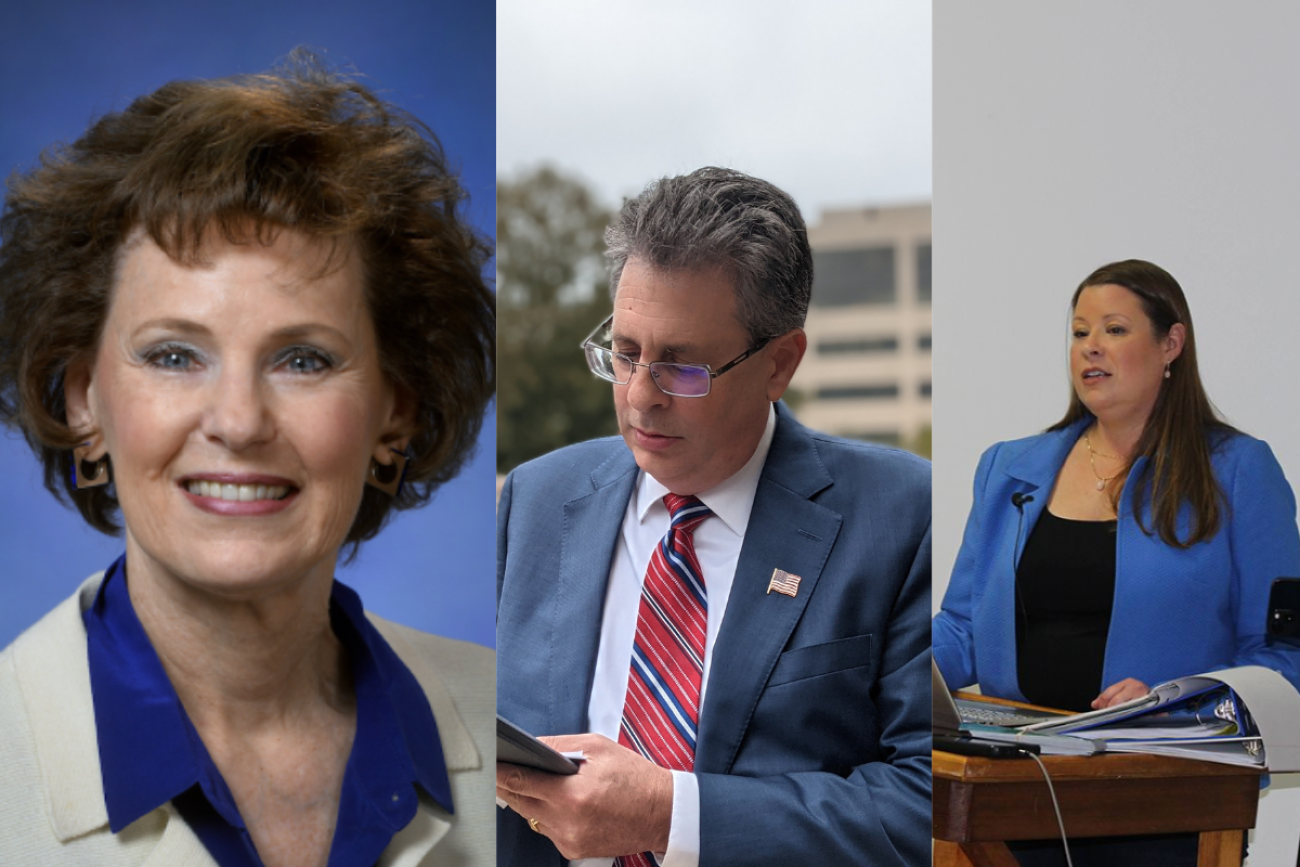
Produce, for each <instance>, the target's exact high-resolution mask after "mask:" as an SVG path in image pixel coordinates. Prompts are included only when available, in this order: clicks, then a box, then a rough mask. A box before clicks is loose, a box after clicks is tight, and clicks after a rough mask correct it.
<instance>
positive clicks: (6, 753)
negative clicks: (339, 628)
mask: <svg viewBox="0 0 1300 867" xmlns="http://www.w3.org/2000/svg"><path fill="white" fill-rule="evenodd" d="M101 578H102V573H101V574H99V575H94V576H92V577H91V578H89V579H88V580H87V581H86V582H85V583H84V584H82V585H81V587H80V589H79V590H78V591H77V593H76V594H75V595H74V596H73V597H72V598H70V599H68V600H66V601H64V602H63V603H61V604H60V605H59V606H58V607H57V608H55V609H54V610H53V611H51V612H50V613H49V614H47V615H46V616H45V617H44V618H42V619H41V621H40V622H39V623H37V624H36V625H35V626H33V627H32V628H31V629H28V630H27V631H26V632H24V633H23V634H22V635H20V636H19V637H18V639H17V640H16V641H15V642H14V643H13V644H11V645H10V646H9V647H7V648H6V649H5V650H4V652H3V653H0V864H5V865H9V864H12V865H23V867H42V865H72V867H78V865H86V867H92V865H93V867H117V865H123V867H125V865H150V867H153V865H157V867H164V865H165V867H187V865H194V867H200V865H202V867H216V862H215V861H214V860H213V859H212V856H210V855H209V854H208V851H207V850H206V849H205V848H204V847H203V843H202V842H201V841H200V840H199V838H198V837H197V836H196V835H195V833H194V832H193V831H192V830H191V829H190V827H189V826H188V825H187V824H186V823H185V821H184V820H183V819H182V818H181V816H180V814H179V813H178V812H177V811H176V809H175V808H174V807H173V806H172V805H171V804H170V803H168V804H166V805H164V806H163V807H160V808H158V809H157V810H154V811H153V812H151V813H149V814H147V815H145V816H143V817H141V818H140V819H139V820H137V821H135V822H133V823H132V824H131V825H129V826H127V827H126V828H123V829H122V831H121V833H119V834H113V833H111V832H110V831H109V830H108V811H107V808H106V807H105V806H104V787H103V782H102V779H101V776H100V768H99V746H98V743H97V741H96V738H95V713H94V707H93V705H92V702H91V695H90V669H89V666H88V664H87V662H86V629H85V626H84V625H83V623H82V619H81V612H82V611H83V610H84V609H86V608H87V607H89V606H90V604H91V602H92V601H93V600H94V598H95V591H96V590H97V589H98V588H99V582H100V579H101ZM369 616H370V619H371V622H372V623H374V625H375V627H376V628H377V629H378V630H379V631H380V633H381V634H382V635H383V636H384V638H385V639H386V640H387V641H388V643H389V644H391V645H392V647H393V650H394V651H396V653H397V655H398V656H400V657H401V658H402V661H403V662H405V663H406V665H407V666H408V667H409V668H410V669H411V672H412V673H413V674H414V675H415V678H416V680H418V681H419V683H420V685H421V686H422V687H423V688H424V693H425V695H426V696H427V697H428V699H429V705H430V706H431V707H432V708H433V715H434V718H435V719H436V720H437V722H438V733H439V735H440V736H441V738H442V749H443V757H444V758H445V759H446V762H447V771H448V774H449V776H450V778H451V792H452V801H453V804H454V806H455V808H456V814H455V815H454V816H452V815H449V814H448V813H446V812H445V811H444V810H443V809H442V808H441V807H439V806H438V805H437V804H436V803H434V802H433V801H432V800H431V799H429V798H426V797H423V796H422V797H421V799H420V805H419V809H418V811H417V812H416V815H415V818H414V819H412V820H411V823H410V824H409V825H407V826H406V828H404V829H403V830H402V831H400V832H399V833H398V834H397V836H395V837H394V838H393V841H392V843H390V844H389V846H388V848H387V849H386V850H384V855H383V857H382V858H381V859H380V862H379V863H380V864H381V865H384V867H414V865H417V864H426V865H428V864H434V863H437V864H439V865H454V867H495V864H496V817H495V812H494V803H495V801H494V796H495V792H496V769H495V764H496V763H495V761H494V759H495V756H496V747H495V743H496V741H495V734H494V732H495V730H496V723H495V712H496V661H495V654H493V652H492V651H491V650H488V649H487V648H484V647H480V646H478V645H475V644H469V643H467V642H462V641H453V640H451V639H448V638H439V637H437V636H433V635H426V634H425V633H422V632H417V631H415V630H413V629H408V628H406V627H404V626H398V625H396V624H394V623H389V622H387V621H385V620H381V619H380V618H378V617H374V616H373V615H369ZM489 738H492V740H489Z"/></svg>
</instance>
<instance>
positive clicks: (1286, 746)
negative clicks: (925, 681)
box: [1000, 665, 1300, 772]
mask: <svg viewBox="0 0 1300 867" xmlns="http://www.w3.org/2000/svg"><path fill="white" fill-rule="evenodd" d="M1016 732H1017V735H1015V736H1012V737H1006V736H1004V737H1003V738H1000V739H1004V740H1016V739H1017V738H1018V737H1019V734H1020V733H1024V734H1027V735H1030V736H1042V735H1052V736H1055V737H1068V738H1079V739H1081V740H1085V741H1090V742H1092V745H1093V747H1094V749H1095V750H1096V751H1098V752H1133V753H1155V754H1159V755H1169V756H1180V757H1183V758H1190V759H1200V760H1202V761H1208V762H1221V763H1223V764H1230V765H1246V766H1253V767H1259V768H1262V769H1267V770H1269V771H1274V772H1280V771H1300V693H1297V692H1296V690H1295V687H1293V686H1292V685H1291V684H1290V682H1288V681H1287V679H1286V678H1284V677H1282V675H1280V674H1278V673H1277V672H1276V671H1273V670H1272V669H1268V668H1264V667H1262V666H1258V665H1247V666H1242V667H1240V668H1229V669H1225V670H1223V671H1212V672H1208V673H1206V674H1196V675H1192V676H1190V677H1180V678H1178V679H1177V680H1171V681H1168V682H1166V683H1162V684H1160V685H1159V686H1157V687H1155V688H1154V689H1152V690H1151V692H1149V693H1148V694H1147V695H1145V696H1142V697H1141V698H1136V699H1133V700H1132V701H1128V702H1125V703H1123V704H1119V705H1115V706H1114V707H1109V708H1106V709H1104V710H1094V711H1088V712H1087V713H1080V714H1074V715H1073V716H1067V717H1059V718H1056V719H1051V720H1046V721H1043V722H1038V723H1034V724H1031V725H1027V726H1023V727H1021V728H1018V729H1016ZM1031 739H1035V738H1032V737H1031ZM1044 751H1045V752H1047V751H1051V750H1044Z"/></svg>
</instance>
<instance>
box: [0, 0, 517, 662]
mask: <svg viewBox="0 0 1300 867" xmlns="http://www.w3.org/2000/svg"><path fill="white" fill-rule="evenodd" d="M494 5H495V4H493V3H490V2H488V3H473V2H469V3H464V2H462V3H452V2H371V3H365V4H360V3H356V2H337V0H315V2H311V3H306V2H261V3H253V2H245V0H225V2H222V3H215V4H202V5H200V4H194V3H188V4H187V3H176V2H174V0H172V2H117V3H112V4H109V3H103V2H86V0H78V2H63V3H6V4H4V12H3V15H0V174H2V175H4V176H8V175H9V173H10V172H12V171H14V170H15V169H27V168H30V167H31V166H33V165H35V163H36V160H37V156H38V154H39V153H40V152H41V150H42V149H44V148H46V147H48V146H49V145H50V144H52V143H54V142H56V141H71V140H72V139H75V138H76V137H77V136H79V135H80V134H81V133H82V132H83V131H84V130H85V129H86V127H87V126H88V125H89V123H90V122H91V121H92V120H93V119H94V118H96V117H99V116H100V115H102V114H104V113H105V112H108V111H112V110H116V109H121V108H123V107H125V106H126V105H127V104H128V103H129V102H130V101H131V100H132V99H134V98H135V97H136V96H139V95H141V94H143V93H146V92H148V91H151V90H153V89H155V88H157V87H158V86H159V85H161V84H164V83H165V82H167V81H171V80H173V79H177V78H209V77H219V76H226V75H232V74H235V73H242V72H260V71H263V70H265V69H267V68H269V67H270V66H272V65H273V64H274V63H275V62H276V61H277V60H279V59H281V58H283V57H284V56H285V55H286V54H287V53H288V52H289V51H290V50H291V49H292V48H294V47H295V46H298V45H306V46H310V47H312V48H316V49H318V50H321V51H322V52H323V54H324V56H325V57H326V59H327V60H328V61H330V62H331V63H332V64H335V65H345V66H346V65H350V66H352V67H355V69H356V70H357V71H359V72H361V73H363V74H364V75H365V76H366V78H367V80H368V83H369V84H370V85H371V86H372V87H375V88H378V89H379V90H380V91H381V92H382V93H383V94H384V95H385V97H386V98H387V99H389V100H390V101H392V102H394V103H396V104H398V105H400V106H402V107H404V108H406V109H408V110H409V111H411V112H413V113H414V114H415V115H416V116H418V117H419V118H420V119H422V120H423V121H424V122H425V123H427V124H428V125H429V126H430V127H431V128H432V129H433V130H434V131H435V132H436V133H437V135H438V136H439V138H440V139H441V141H442V144H443V147H444V148H445V149H446V151H447V153H448V154H449V155H450V157H451V159H452V162H453V164H454V165H458V166H459V167H460V169H461V178H462V181H463V183H464V184H465V186H466V188H467V189H468V190H469V193H470V196H471V203H470V211H469V212H470V214H471V216H472V218H473V219H474V222H475V223H476V224H477V225H478V226H479V227H480V228H481V229H482V231H484V232H485V233H488V234H490V235H491V234H495V199H496V109H495V104H496V102H495V101H496V63H495V56H496V55H495V51H496V26H495V25H496V21H495V9H494ZM0 430H2V429H0ZM495 439H496V426H495V413H494V412H492V411H490V412H489V418H488V421H487V423H486V424H485V425H484V429H483V434H482V437H481V438H480V445H479V450H478V453H477V455H476V458H475V460H474V462H473V464H472V465H470V466H469V467H467V469H466V470H465V471H464V472H463V473H462V474H461V476H460V477H459V478H458V479H456V480H455V481H454V482H453V483H451V484H450V485H448V486H446V487H445V488H443V489H442V491H441V492H439V494H438V495H437V496H436V498H435V499H434V502H433V503H432V504H431V505H430V506H429V507H427V508H425V509H422V510H418V511H415V512H410V513H407V514H404V515H401V516H399V517H398V518H397V519H396V520H395V521H393V522H392V524H390V526H389V527H388V528H387V529H386V530H385V531H384V532H383V533H382V534H381V535H380V536H379V537H378V538H377V539H375V540H374V541H372V542H370V543H368V544H367V545H366V546H363V547H362V549H361V555H360V556H359V557H358V559H357V560H356V561H355V562H354V563H353V564H352V565H351V566H348V567H347V568H344V569H341V570H340V571H339V577H341V578H342V579H343V580H345V581H347V582H348V583H349V584H351V585H352V586H353V587H355V588H356V589H357V590H358V591H359V592H360V594H361V597H362V599H363V600H365V603H366V607H367V608H369V609H370V610H372V611H374V612H376V613H378V614H380V615H382V616H384V617H387V618H389V619H391V620H396V621H398V622H400V623H405V624H408V625H410V626H414V627H416V628H418V629H423V630H426V631H429V632H436V633H440V634H443V635H450V636H453V637H456V638H464V639H468V640H470V641H476V642H479V643H481V644H486V645H489V646H492V645H495V637H494V636H495V627H494V615H493V607H494V595H493V594H494V591H493V580H494V575H495V559H496V558H495V548H494V543H493V525H494V508H495V493H494V492H495V485H494V479H495V473H494V466H493V465H494V461H495V448H494V443H495ZM121 550H122V540H121V539H118V538H111V537H107V536H102V535H100V534H98V533H96V532H94V531H92V530H90V529H89V528H88V527H86V526H85V525H84V524H83V523H82V522H81V519H80V518H79V517H78V516H77V514H76V513H75V512H73V511H71V510H69V509H67V508H64V507H63V506H61V505H59V504H58V503H57V502H56V501H55V500H54V498H53V497H51V496H50V494H49V493H48V492H46V490H45V489H44V487H43V486H42V485H41V482H40V469H39V467H38V465H37V463H36V461H35V459H34V458H33V456H32V455H31V453H30V452H29V451H28V449H27V447H26V444H25V443H23V441H22V440H21V438H19V437H17V436H16V435H14V434H12V433H9V432H7V431H4V432H0V646H4V645H7V644H9V643H10V642H11V641H12V640H13V639H14V638H15V637H17V635H18V634H19V633H20V632H22V630H24V629H25V628H27V627H28V626H30V625H31V624H32V623H34V622H35V621H36V620H37V619H39V618H40V616H41V615H43V614H44V613H45V612H46V611H48V610H49V609H50V608H52V607H53V606H54V605H55V604H57V603H58V602H59V601H60V600H62V599H63V598H65V597H66V596H68V595H69V594H71V593H72V591H73V590H74V589H75V588H76V586H77V584H78V583H80V581H81V580H82V579H83V578H85V577H86V576H87V575H89V574H90V573H92V572H95V571H98V570H100V569H103V568H104V567H106V566H107V565H108V564H109V563H110V562H111V561H112V560H113V559H114V558H115V557H116V556H117V555H118V554H119V553H120V552H121Z"/></svg>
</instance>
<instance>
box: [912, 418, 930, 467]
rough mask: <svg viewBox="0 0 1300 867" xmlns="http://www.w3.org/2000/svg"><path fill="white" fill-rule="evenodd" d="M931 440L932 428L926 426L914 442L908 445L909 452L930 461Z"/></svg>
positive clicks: (918, 433)
mask: <svg viewBox="0 0 1300 867" xmlns="http://www.w3.org/2000/svg"><path fill="white" fill-rule="evenodd" d="M930 438H931V428H930V425H926V426H925V427H923V428H922V429H921V430H920V431H918V432H917V434H916V436H915V437H914V438H913V439H912V441H911V442H909V443H908V444H907V450H908V451H910V452H913V453H915V454H918V455H920V456H921V457H923V458H926V459H927V460H928V459H929V457H930Z"/></svg>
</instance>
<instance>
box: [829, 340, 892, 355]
mask: <svg viewBox="0 0 1300 867" xmlns="http://www.w3.org/2000/svg"><path fill="white" fill-rule="evenodd" d="M897 351H898V338H897V337H859V338H840V339H836V340H820V341H818V342H817V353H818V354H819V355H847V354H850V353H858V352H897Z"/></svg>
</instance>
